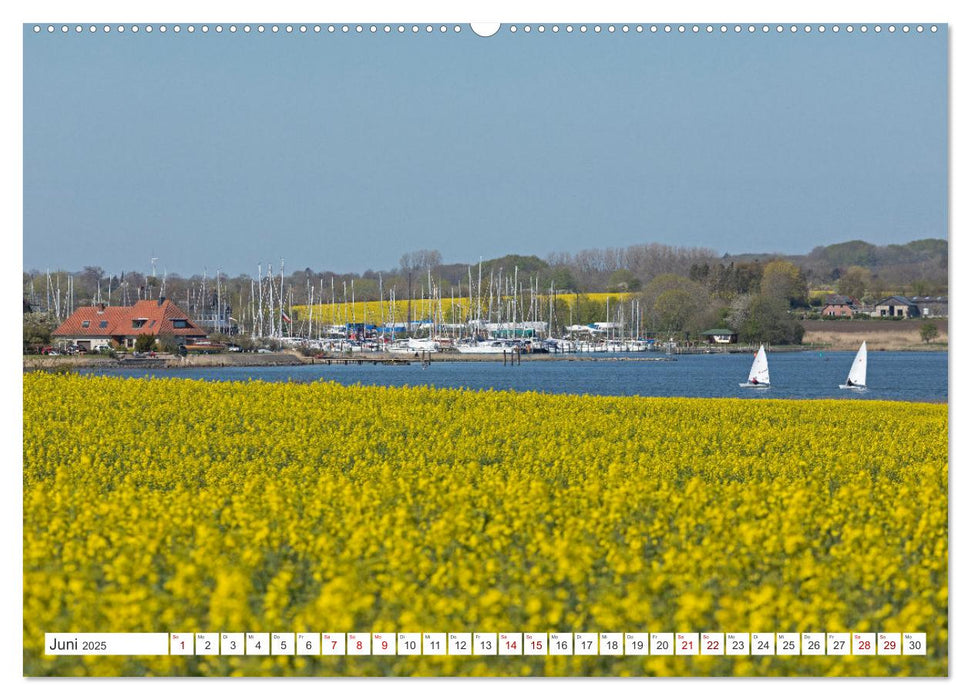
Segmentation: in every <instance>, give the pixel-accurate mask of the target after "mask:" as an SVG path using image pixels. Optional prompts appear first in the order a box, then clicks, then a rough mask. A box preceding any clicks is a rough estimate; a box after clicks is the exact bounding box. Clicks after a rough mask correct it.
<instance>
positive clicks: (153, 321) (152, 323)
mask: <svg viewBox="0 0 971 700" xmlns="http://www.w3.org/2000/svg"><path fill="white" fill-rule="evenodd" d="M154 325H155V320H154V319H153V320H152V322H151V323H149V324H148V327H149V328H152V327H153V326H154Z"/></svg>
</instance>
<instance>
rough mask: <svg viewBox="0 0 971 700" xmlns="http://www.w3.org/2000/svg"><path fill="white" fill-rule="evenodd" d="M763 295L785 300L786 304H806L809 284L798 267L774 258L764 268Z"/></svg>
mask: <svg viewBox="0 0 971 700" xmlns="http://www.w3.org/2000/svg"><path fill="white" fill-rule="evenodd" d="M761 289H762V296H764V297H767V298H769V299H778V300H779V301H784V302H785V303H786V306H792V305H794V306H806V300H807V298H808V296H809V285H808V284H807V283H806V278H805V276H804V275H803V274H802V272H801V271H800V270H799V268H798V267H796V266H795V265H793V264H792V263H791V262H788V261H786V260H773V261H772V262H770V263H768V264H767V265H766V266H765V268H764V269H763V270H762V283H761Z"/></svg>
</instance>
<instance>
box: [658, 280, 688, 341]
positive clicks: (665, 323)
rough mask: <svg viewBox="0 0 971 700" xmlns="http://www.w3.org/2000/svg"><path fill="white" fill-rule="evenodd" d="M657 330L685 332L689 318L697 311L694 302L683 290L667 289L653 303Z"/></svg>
mask: <svg viewBox="0 0 971 700" xmlns="http://www.w3.org/2000/svg"><path fill="white" fill-rule="evenodd" d="M653 311H654V318H655V319H656V324H657V330H663V331H683V330H686V329H687V327H688V324H689V322H690V320H691V317H692V316H693V315H694V314H695V313H696V312H697V311H698V308H697V305H696V303H695V300H694V299H692V298H691V294H689V293H688V292H687V291H685V290H684V289H668V290H667V291H665V292H662V293H661V294H660V295H658V297H657V299H656V300H655V301H654V308H653Z"/></svg>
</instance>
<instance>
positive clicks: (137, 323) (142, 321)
mask: <svg viewBox="0 0 971 700" xmlns="http://www.w3.org/2000/svg"><path fill="white" fill-rule="evenodd" d="M145 320H146V319H144V318H136V319H133V320H132V322H131V327H132V328H141V327H142V326H144V325H145Z"/></svg>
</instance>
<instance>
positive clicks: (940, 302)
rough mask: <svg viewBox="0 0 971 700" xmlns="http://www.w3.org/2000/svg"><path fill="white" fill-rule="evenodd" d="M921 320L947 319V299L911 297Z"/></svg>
mask: <svg viewBox="0 0 971 700" xmlns="http://www.w3.org/2000/svg"><path fill="white" fill-rule="evenodd" d="M910 300H911V301H912V302H914V304H916V305H917V309H918V311H920V315H921V318H947V297H911V298H910Z"/></svg>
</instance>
